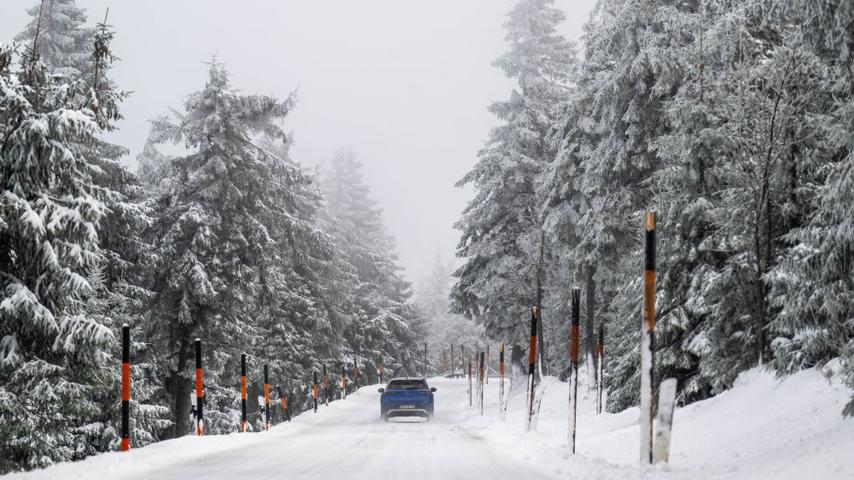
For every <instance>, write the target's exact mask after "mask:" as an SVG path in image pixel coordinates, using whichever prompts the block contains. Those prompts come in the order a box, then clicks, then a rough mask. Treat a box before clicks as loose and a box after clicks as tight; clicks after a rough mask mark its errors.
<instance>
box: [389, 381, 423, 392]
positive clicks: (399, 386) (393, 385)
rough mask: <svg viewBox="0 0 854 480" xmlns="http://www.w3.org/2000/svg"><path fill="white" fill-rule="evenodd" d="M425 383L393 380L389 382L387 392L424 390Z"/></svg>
mask: <svg viewBox="0 0 854 480" xmlns="http://www.w3.org/2000/svg"><path fill="white" fill-rule="evenodd" d="M426 389H427V382H425V381H424V380H394V381H391V382H389V384H388V390H426Z"/></svg>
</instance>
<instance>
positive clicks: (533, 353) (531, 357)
mask: <svg viewBox="0 0 854 480" xmlns="http://www.w3.org/2000/svg"><path fill="white" fill-rule="evenodd" d="M538 316H539V312H538V311H537V307H533V308H531V344H530V346H529V347H528V426H527V430H528V431H529V432H530V431H531V428H532V427H533V418H534V389H535V387H536V383H535V378H534V372H535V368H536V363H537V317H538Z"/></svg>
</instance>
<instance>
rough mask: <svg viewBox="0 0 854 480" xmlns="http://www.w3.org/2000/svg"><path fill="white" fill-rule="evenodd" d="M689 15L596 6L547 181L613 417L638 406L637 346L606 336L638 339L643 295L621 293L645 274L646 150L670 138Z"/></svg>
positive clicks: (553, 224) (650, 154)
mask: <svg viewBox="0 0 854 480" xmlns="http://www.w3.org/2000/svg"><path fill="white" fill-rule="evenodd" d="M688 8H690V6H689V5H687V4H685V2H676V1H673V2H667V1H664V2H663V1H652V0H614V1H607V2H602V3H600V4H599V5H598V7H597V9H596V10H595V11H594V13H593V15H592V17H591V20H590V21H589V22H588V24H587V26H586V30H585V36H584V42H585V45H584V46H585V58H584V62H583V63H582V65H581V68H580V72H579V76H578V81H577V87H576V91H575V93H574V94H573V98H572V101H571V105H570V107H569V108H567V109H566V110H565V112H564V118H563V120H562V121H561V134H562V136H563V138H562V140H561V143H560V145H561V147H560V156H559V161H558V162H556V164H555V168H554V171H553V172H552V173H551V178H552V179H551V181H552V182H553V185H552V195H550V197H549V199H548V201H549V202H550V204H551V207H552V216H551V217H550V218H549V224H550V232H552V233H553V234H555V235H556V236H557V239H558V240H559V241H562V243H564V244H569V245H571V246H572V248H571V249H570V250H569V251H568V252H567V253H564V254H563V255H562V256H565V255H571V256H572V257H574V258H575V259H576V260H575V261H576V265H575V271H576V272H577V273H576V278H584V279H585V281H584V284H585V285H587V284H590V287H591V288H595V294H596V298H600V299H602V300H603V303H602V305H601V306H600V307H599V308H598V309H597V312H598V314H597V317H598V318H599V320H600V321H604V322H606V323H607V324H608V325H609V327H610V328H609V329H608V332H609V339H608V343H609V344H610V345H611V348H609V352H611V354H610V355H609V358H611V359H612V361H611V362H609V363H608V366H609V372H608V373H609V379H610V380H609V384H611V385H613V386H615V387H616V389H615V391H613V392H612V394H611V395H609V402H610V405H609V408H610V409H612V410H613V409H620V408H624V407H626V406H629V405H631V404H632V403H633V402H635V401H636V400H637V386H636V385H637V383H636V381H634V379H636V378H637V377H636V374H637V368H636V367H632V365H636V364H637V362H638V361H639V358H638V357H637V352H636V343H637V342H631V341H626V342H616V344H615V342H614V338H616V337H611V335H612V334H614V335H617V332H620V331H623V332H625V335H634V336H635V337H636V336H637V332H638V328H639V323H640V321H639V311H640V310H639V308H640V296H641V295H640V289H636V290H635V291H634V294H630V292H628V291H626V290H625V289H626V287H627V286H628V285H629V284H630V282H632V281H633V280H635V279H636V278H639V276H640V272H641V271H642V265H641V258H642V254H641V253H640V252H641V250H640V247H641V241H640V230H641V221H642V218H643V211H644V210H646V209H648V208H650V207H652V206H653V205H654V203H653V193H654V191H653V186H652V184H651V182H650V176H651V175H652V174H653V173H654V172H655V171H656V170H657V169H658V168H659V165H660V159H659V158H658V156H657V155H656V153H655V152H654V151H653V150H652V149H651V147H650V142H651V141H652V140H653V139H654V138H655V137H657V136H659V135H661V134H663V133H665V132H666V131H667V122H666V121H665V120H664V118H663V115H662V113H663V108H664V107H663V105H664V102H665V101H666V100H668V99H669V98H671V97H672V96H673V95H674V94H675V93H676V91H677V89H678V88H679V86H680V84H681V81H682V79H683V77H684V67H685V65H684V63H683V61H681V59H680V58H679V54H680V51H681V50H680V47H681V45H682V42H684V41H685V32H686V31H687V28H686V26H685V25H684V24H682V23H681V22H682V21H683V17H684V15H683V9H688ZM591 269H595V271H594V272H592V273H593V275H590V273H591V272H590V271H589V270H591ZM591 288H588V290H590V289H591ZM563 294H564V295H567V297H564V301H563V302H562V303H564V304H565V303H568V292H564V293H563ZM631 332H634V333H631ZM633 346H634V347H633ZM623 364H625V365H628V367H626V368H622V367H619V365H623ZM618 367H619V368H618Z"/></svg>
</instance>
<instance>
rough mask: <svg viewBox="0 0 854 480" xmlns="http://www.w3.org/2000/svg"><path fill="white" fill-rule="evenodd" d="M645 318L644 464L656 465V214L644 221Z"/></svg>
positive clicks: (642, 411) (642, 441)
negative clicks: (653, 444)
mask: <svg viewBox="0 0 854 480" xmlns="http://www.w3.org/2000/svg"><path fill="white" fill-rule="evenodd" d="M644 232H645V234H644V243H645V245H644V275H643V319H642V321H641V371H640V377H641V392H640V403H641V406H640V409H641V424H640V436H641V439H640V440H641V448H640V461H641V464H649V463H652V441H653V439H652V404H653V401H652V395H653V391H654V385H653V370H654V368H655V361H654V358H653V357H654V352H655V213H653V212H647V214H646V218H645V219H644Z"/></svg>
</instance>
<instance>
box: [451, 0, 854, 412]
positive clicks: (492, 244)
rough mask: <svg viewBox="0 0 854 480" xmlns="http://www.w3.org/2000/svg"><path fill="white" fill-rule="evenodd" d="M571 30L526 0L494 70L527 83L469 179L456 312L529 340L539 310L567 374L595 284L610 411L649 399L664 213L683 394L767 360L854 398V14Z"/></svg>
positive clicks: (553, 367)
mask: <svg viewBox="0 0 854 480" xmlns="http://www.w3.org/2000/svg"><path fill="white" fill-rule="evenodd" d="M563 19H564V14H563V13H562V12H561V11H559V10H557V9H556V8H555V7H554V6H553V2H552V1H551V0H520V1H518V2H517V3H516V5H515V7H514V8H513V9H512V11H511V12H510V14H509V18H508V20H507V22H506V24H505V27H506V31H507V37H506V38H507V41H508V42H509V44H510V47H509V50H508V51H507V52H506V53H505V54H503V55H502V56H501V57H499V58H498V59H497V60H496V61H495V63H494V65H495V66H496V67H498V68H500V69H501V70H503V72H504V73H505V74H506V75H507V76H508V77H509V78H511V79H513V80H515V81H516V83H517V85H516V87H515V88H514V89H513V91H512V93H511V95H510V96H509V98H507V99H506V100H502V101H498V102H495V103H493V104H492V106H491V107H490V110H491V111H492V112H493V113H494V114H495V115H496V116H497V117H498V119H499V123H498V125H497V126H496V127H495V128H494V129H493V130H492V132H491V134H490V136H489V138H488V140H487V141H486V143H485V145H484V147H483V148H482V150H481V151H480V153H479V156H478V162H477V164H476V165H475V166H474V168H473V169H472V170H471V171H470V172H469V173H468V174H467V175H466V176H465V177H464V178H462V180H460V182H459V183H460V184H461V185H471V186H473V187H474V190H475V197H474V199H473V200H472V201H471V202H470V203H469V205H468V207H467V208H466V210H465V211H464V213H463V215H462V218H461V219H460V220H459V221H458V223H457V228H458V229H459V230H461V232H462V239H461V241H460V244H459V250H458V255H459V256H460V257H463V258H464V260H465V261H464V264H463V265H462V266H461V267H460V268H459V269H458V270H457V271H456V272H455V276H456V277H457V282H456V284H455V285H454V287H453V290H452V300H453V301H452V307H453V309H454V311H455V312H457V313H461V314H464V315H465V316H467V317H469V318H473V319H475V320H477V321H478V322H479V323H480V324H482V325H483V326H484V327H485V330H486V333H487V335H489V336H491V337H493V338H496V339H503V340H506V341H508V342H512V343H514V344H515V345H516V348H517V349H518V348H520V347H521V346H524V345H526V343H527V334H528V321H529V319H530V308H531V306H534V305H538V306H541V307H542V312H543V314H542V323H543V327H544V331H545V335H543V336H542V337H544V338H543V340H542V342H543V343H541V351H542V352H543V357H544V362H543V369H544V370H545V372H546V373H551V374H558V375H565V374H566V370H567V368H568V365H569V363H568V361H567V357H568V347H567V345H568V335H569V319H570V315H569V312H568V308H569V304H570V292H571V288H572V287H574V286H577V287H580V288H581V290H582V302H581V304H582V323H584V324H585V325H583V326H582V334H583V336H584V338H583V343H582V345H583V348H585V349H586V350H585V351H586V352H587V356H586V357H587V358H586V361H587V364H588V366H589V365H591V364H592V363H593V362H595V359H594V358H592V355H591V353H592V351H593V346H594V331H595V330H594V327H595V329H596V330H598V325H599V323H600V322H601V323H604V325H605V328H606V332H607V335H606V341H605V358H606V363H605V374H604V376H605V383H606V385H607V387H608V389H609V395H608V409H609V410H610V411H612V412H614V411H618V410H621V409H623V408H626V407H629V406H632V405H637V403H638V399H639V388H638V385H639V363H640V353H639V344H640V341H639V337H640V335H639V330H640V324H641V312H640V308H641V293H642V285H641V275H642V271H643V263H642V262H643V255H642V248H643V244H642V239H643V230H642V225H643V214H644V212H646V211H650V210H651V211H655V212H657V215H658V231H657V237H658V270H659V273H658V297H657V304H658V319H657V320H658V326H657V329H656V347H655V351H656V364H655V373H654V375H655V377H656V378H666V377H674V378H676V379H677V380H678V382H679V401H680V402H681V403H682V404H685V403H689V402H692V401H696V400H700V399H703V398H707V397H709V396H711V395H714V394H716V393H718V392H721V391H722V390H724V389H726V388H728V387H730V386H732V385H733V383H734V381H735V379H736V377H737V376H738V374H739V373H740V372H742V371H744V370H746V369H749V368H751V367H754V366H756V365H765V366H766V367H768V368H772V369H774V370H775V371H777V372H779V374H781V375H785V374H787V373H790V372H794V371H797V370H799V369H803V368H808V367H812V366H822V365H827V364H828V363H829V365H828V367H829V369H830V370H833V371H837V372H839V371H841V374H842V375H843V376H844V378H845V379H846V381H847V383H848V385H850V386H851V387H854V215H852V214H854V154H852V149H854V133H853V132H854V3H852V2H851V1H850V0H747V1H743V0H739V1H732V0H680V1H665V0H602V1H600V2H598V4H597V6H596V7H595V9H594V11H593V12H592V14H591V16H590V18H589V20H588V21H587V23H586V24H585V27H584V34H583V37H582V40H581V45H579V46H577V45H575V44H574V43H573V42H571V41H568V40H566V39H565V38H564V37H562V36H561V35H560V34H559V33H558V31H557V28H558V25H559V24H560V23H561V21H563ZM836 359H839V360H836ZM595 371H596V370H595V369H588V372H590V373H591V374H592V375H595ZM844 413H845V414H848V415H851V414H854V401H852V403H849V404H848V406H847V407H846V409H845V412H844Z"/></svg>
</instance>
